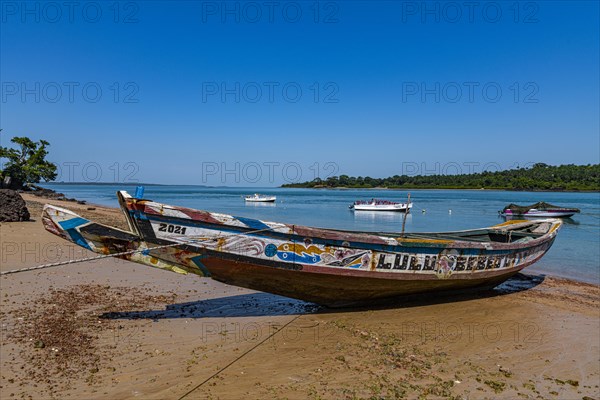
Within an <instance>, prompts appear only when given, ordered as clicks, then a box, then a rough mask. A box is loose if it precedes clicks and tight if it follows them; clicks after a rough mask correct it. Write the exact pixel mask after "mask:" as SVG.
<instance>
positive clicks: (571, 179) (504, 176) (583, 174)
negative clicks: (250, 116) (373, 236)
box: [283, 163, 600, 191]
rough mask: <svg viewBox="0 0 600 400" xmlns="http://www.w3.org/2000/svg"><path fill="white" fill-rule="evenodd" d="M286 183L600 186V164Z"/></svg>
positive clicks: (428, 186) (438, 186)
mask: <svg viewBox="0 0 600 400" xmlns="http://www.w3.org/2000/svg"><path fill="white" fill-rule="evenodd" d="M283 187H304V188H314V187H326V188H335V187H348V188H374V187H385V188H400V189H401V188H405V189H413V188H417V189H503V190H553V191H561V190H594V191H598V190H600V164H593V165H590V164H588V165H573V164H569V165H560V166H552V165H547V164H544V163H537V164H535V165H533V166H532V167H529V168H516V169H510V170H505V171H496V172H489V171H484V172H480V173H475V174H457V175H414V176H408V175H394V176H391V177H388V178H371V177H362V176H359V177H349V176H347V175H341V176H333V177H329V178H327V179H320V178H317V179H315V180H313V181H310V182H303V183H293V184H286V185H283Z"/></svg>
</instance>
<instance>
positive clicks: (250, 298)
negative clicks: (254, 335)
mask: <svg viewBox="0 0 600 400" xmlns="http://www.w3.org/2000/svg"><path fill="white" fill-rule="evenodd" d="M544 279H545V275H529V274H528V275H525V274H517V275H515V276H513V277H512V278H510V279H509V280H507V281H506V282H504V283H502V284H501V285H498V286H496V287H495V288H493V289H488V290H481V289H479V290H478V291H471V292H461V293H440V294H434V295H432V294H424V295H423V294H422V295H414V296H404V297H402V298H399V299H395V300H393V301H389V300H388V301H387V302H386V304H380V305H371V306H362V307H354V308H336V309H332V308H327V307H322V306H319V305H317V304H314V303H308V302H305V301H301V300H295V299H290V298H287V297H282V296H277V295H274V294H269V293H262V292H257V293H248V294H239V295H234V296H226V297H219V298H214V299H207V300H198V301H191V302H186V303H177V304H171V305H168V306H166V308H164V309H161V310H147V311H124V312H108V313H104V314H102V315H101V316H100V318H104V319H150V320H154V321H157V320H160V319H175V318H223V317H262V316H285V315H299V314H312V313H336V312H352V311H365V310H381V309H390V308H407V307H418V306H424V305H435V304H441V303H453V302H461V301H469V300H476V299H482V298H492V297H497V296H505V295H508V294H512V293H517V292H521V291H524V290H529V289H531V288H533V287H535V286H537V285H539V284H541V283H542V282H543V281H544Z"/></svg>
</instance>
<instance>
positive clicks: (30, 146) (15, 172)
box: [0, 137, 56, 183]
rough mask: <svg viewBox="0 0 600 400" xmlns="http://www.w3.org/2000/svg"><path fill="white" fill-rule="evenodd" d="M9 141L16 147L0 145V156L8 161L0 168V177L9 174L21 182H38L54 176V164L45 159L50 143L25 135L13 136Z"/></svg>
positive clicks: (49, 179) (48, 179) (52, 178)
mask: <svg viewBox="0 0 600 400" xmlns="http://www.w3.org/2000/svg"><path fill="white" fill-rule="evenodd" d="M11 142H12V143H14V144H16V145H17V146H18V147H17V148H15V149H13V148H8V147H2V146H0V158H6V159H7V160H8V161H7V162H6V164H5V165H4V169H1V170H0V178H2V179H4V177H6V176H10V177H12V178H13V179H16V180H18V181H21V182H23V183H39V182H40V181H41V180H44V181H51V180H54V179H55V178H56V165H54V164H53V163H51V162H49V161H47V160H46V156H47V155H48V150H47V149H46V148H47V147H48V146H49V145H50V143H48V142H47V141H45V140H40V141H39V142H34V141H33V140H31V139H29V138H27V137H14V138H12V139H11Z"/></svg>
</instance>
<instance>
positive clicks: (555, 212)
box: [498, 201, 580, 218]
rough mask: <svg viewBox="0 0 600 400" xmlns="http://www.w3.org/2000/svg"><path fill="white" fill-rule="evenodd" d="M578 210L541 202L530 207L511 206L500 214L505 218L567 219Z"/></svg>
mask: <svg viewBox="0 0 600 400" xmlns="http://www.w3.org/2000/svg"><path fill="white" fill-rule="evenodd" d="M579 212H580V210H579V209H578V208H566V207H560V206H555V205H552V204H550V203H545V202H543V201H540V202H538V203H535V204H531V205H529V206H519V205H517V204H509V205H507V206H506V207H504V209H502V210H501V211H498V213H499V214H500V215H502V216H505V217H512V216H519V217H520V216H523V217H543V218H566V217H571V216H573V215H574V214H577V213H579Z"/></svg>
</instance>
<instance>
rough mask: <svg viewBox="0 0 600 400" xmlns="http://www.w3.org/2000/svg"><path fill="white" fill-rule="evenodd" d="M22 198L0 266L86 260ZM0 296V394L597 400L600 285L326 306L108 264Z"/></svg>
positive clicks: (40, 279) (52, 276) (11, 278)
mask: <svg viewBox="0 0 600 400" xmlns="http://www.w3.org/2000/svg"><path fill="white" fill-rule="evenodd" d="M23 197H24V198H25V200H26V201H27V205H28V208H29V211H30V213H31V215H32V218H33V219H34V221H30V222H21V223H2V224H0V249H1V253H2V254H1V256H0V261H1V262H0V270H1V271H7V270H12V269H19V268H25V267H30V266H36V265H41V264H47V263H54V262H58V261H64V260H69V259H79V258H85V257H92V256H94V255H95V254H93V253H91V252H88V251H86V250H84V249H82V248H79V247H75V246H74V245H72V244H70V243H67V242H66V241H64V240H61V239H60V238H58V237H56V236H53V235H51V234H50V233H48V232H46V231H45V230H44V228H43V226H42V223H41V219H40V214H41V207H42V205H43V204H44V202H45V200H44V199H39V198H36V197H34V196H32V195H27V194H26V195H24V196H23ZM48 202H49V203H52V204H57V205H61V206H63V207H66V208H69V209H72V210H73V211H75V212H77V213H79V214H81V215H83V216H85V217H87V218H90V219H94V220H96V221H100V222H103V223H108V224H111V225H113V226H119V227H122V228H125V227H126V223H125V219H124V217H123V216H122V215H121V213H120V211H119V210H115V209H110V208H105V207H99V206H90V205H79V204H75V203H66V202H62V201H56V200H54V201H48ZM90 208H93V209H90ZM574 262H576V261H575V260H574ZM0 299H1V302H0V304H1V309H0V322H1V350H0V360H1V373H0V398H2V399H9V398H18V399H20V398H25V399H28V398H33V399H51V398H56V399H70V398H72V399H96V398H111V399H124V398H144V399H180V398H185V399H232V398H256V399H258V398H260V399H269V398H274V399H284V398H289V399H306V398H308V399H321V398H327V399H329V398H331V399H355V398H390V399H392V398H407V399H412V398H428V399H438V398H448V399H482V398H489V399H497V398H505V399H517V398H523V399H600V387H599V385H600V307H599V305H600V290H599V288H598V286H595V285H590V284H586V283H580V282H575V281H570V280H566V279H559V278H553V277H549V276H542V275H533V274H528V275H519V276H518V277H516V278H514V279H511V280H510V281H509V282H507V283H505V284H504V285H502V286H501V287H500V288H497V289H495V290H493V291H488V292H482V293H479V294H476V295H469V296H463V297H461V296H454V297H445V298H436V297H431V298H429V299H427V300H419V301H417V300H411V301H405V302H398V303H396V304H393V305H391V306H389V307H387V308H383V307H379V308H374V309H341V310H329V309H324V308H320V307H318V306H315V305H314V304H310V303H305V302H302V301H297V300H292V299H288V298H284V297H279V296H274V295H270V294H266V293H261V292H255V291H251V290H247V289H241V288H237V287H232V286H227V285H224V284H221V283H219V282H216V281H213V280H211V279H208V278H200V277H197V276H191V275H187V276H185V275H180V274H175V273H172V272H167V271H162V270H157V269H153V268H149V267H146V266H142V265H137V264H133V263H130V262H126V261H123V260H117V259H104V260H96V261H90V262H82V263H77V264H72V265H66V266H60V267H55V268H48V269H44V270H38V271H29V272H22V273H18V274H12V275H5V276H2V277H0Z"/></svg>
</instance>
